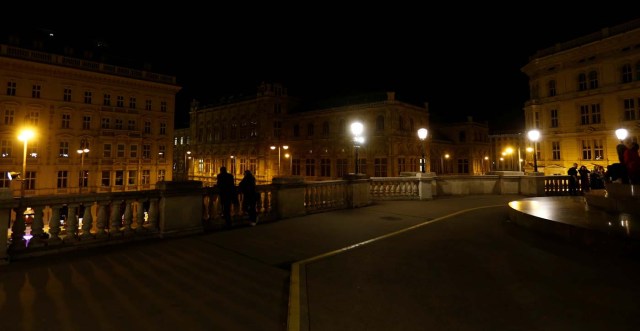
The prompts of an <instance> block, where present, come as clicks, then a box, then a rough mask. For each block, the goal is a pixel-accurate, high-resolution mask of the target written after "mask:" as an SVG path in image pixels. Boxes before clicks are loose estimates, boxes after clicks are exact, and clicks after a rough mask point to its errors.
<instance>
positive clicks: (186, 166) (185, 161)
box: [184, 151, 191, 180]
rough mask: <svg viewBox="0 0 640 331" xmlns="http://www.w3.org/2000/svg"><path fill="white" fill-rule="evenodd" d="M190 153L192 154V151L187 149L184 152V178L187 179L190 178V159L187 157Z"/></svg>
mask: <svg viewBox="0 0 640 331" xmlns="http://www.w3.org/2000/svg"><path fill="white" fill-rule="evenodd" d="M188 155H191V151H186V152H185V153H184V179H185V180H187V179H189V161H188V159H187V156H188Z"/></svg>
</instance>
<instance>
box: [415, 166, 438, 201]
mask: <svg viewBox="0 0 640 331" xmlns="http://www.w3.org/2000/svg"><path fill="white" fill-rule="evenodd" d="M416 177H418V178H419V180H418V193H419V194H420V200H432V199H433V189H432V186H431V185H432V183H431V182H432V181H433V177H434V174H433V173H431V172H429V173H421V172H418V173H416Z"/></svg>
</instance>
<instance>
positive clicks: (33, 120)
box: [29, 111, 40, 126]
mask: <svg viewBox="0 0 640 331" xmlns="http://www.w3.org/2000/svg"><path fill="white" fill-rule="evenodd" d="M39 118H40V113H38V112H37V111H32V112H30V113H29V123H30V124H31V125H33V126H36V125H38V119H39Z"/></svg>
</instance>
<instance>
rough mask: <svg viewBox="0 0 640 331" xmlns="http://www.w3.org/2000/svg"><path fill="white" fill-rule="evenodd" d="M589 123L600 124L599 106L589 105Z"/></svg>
mask: <svg viewBox="0 0 640 331" xmlns="http://www.w3.org/2000/svg"><path fill="white" fill-rule="evenodd" d="M591 123H593V124H600V104H599V103H596V104H593V105H591Z"/></svg>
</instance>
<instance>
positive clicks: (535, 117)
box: [461, 111, 540, 141]
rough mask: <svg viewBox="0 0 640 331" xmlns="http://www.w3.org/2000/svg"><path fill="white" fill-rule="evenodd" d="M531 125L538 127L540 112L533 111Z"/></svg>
mask: <svg viewBox="0 0 640 331" xmlns="http://www.w3.org/2000/svg"><path fill="white" fill-rule="evenodd" d="M533 126H534V127H535V128H536V129H539V128H540V112H537V111H536V112H534V113H533ZM461 141H464V140H463V139H461Z"/></svg>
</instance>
